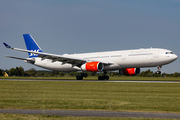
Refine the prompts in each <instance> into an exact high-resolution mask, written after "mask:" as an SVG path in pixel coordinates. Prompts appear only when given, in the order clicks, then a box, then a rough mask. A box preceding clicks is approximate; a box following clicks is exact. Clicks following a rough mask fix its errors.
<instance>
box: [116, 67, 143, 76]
mask: <svg viewBox="0 0 180 120" xmlns="http://www.w3.org/2000/svg"><path fill="white" fill-rule="evenodd" d="M140 71H141V70H140V68H126V69H121V70H119V74H120V75H127V76H133V75H139V74H140Z"/></svg>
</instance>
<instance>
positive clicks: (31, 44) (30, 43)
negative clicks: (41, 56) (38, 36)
mask: <svg viewBox="0 0 180 120" xmlns="http://www.w3.org/2000/svg"><path fill="white" fill-rule="evenodd" d="M23 37H24V41H25V43H26V48H27V50H30V51H35V52H43V51H42V50H41V48H40V47H39V45H38V44H37V43H36V41H35V40H34V39H33V38H32V36H31V35H30V34H23ZM28 55H29V58H33V57H37V56H38V55H37V54H32V53H28Z"/></svg>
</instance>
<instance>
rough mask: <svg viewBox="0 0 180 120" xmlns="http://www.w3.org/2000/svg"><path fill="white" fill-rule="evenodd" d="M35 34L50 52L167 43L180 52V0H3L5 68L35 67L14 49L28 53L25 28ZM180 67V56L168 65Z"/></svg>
mask: <svg viewBox="0 0 180 120" xmlns="http://www.w3.org/2000/svg"><path fill="white" fill-rule="evenodd" d="M27 33H28V34H31V35H32V36H33V38H34V39H35V40H36V42H37V43H38V44H39V46H40V47H41V49H42V50H43V51H44V52H46V53H53V54H60V55H62V54H64V53H66V54H72V53H86V52H101V51H114V50H128V49H139V48H151V47H152V48H164V49H168V50H172V51H173V52H174V53H175V54H176V55H178V56H180V47H179V46H180V0H1V1H0V43H1V47H0V61H1V62H0V69H10V68H15V67H19V66H22V67H23V68H24V69H25V70H28V69H30V68H35V69H36V70H42V68H39V67H35V66H33V65H31V64H28V63H24V62H23V61H21V60H15V59H10V58H6V57H4V56H6V55H11V56H16V57H22V58H26V57H28V54H27V53H23V52H19V51H13V50H10V49H6V48H5V47H4V45H3V42H6V43H8V44H9V45H10V46H12V47H16V48H22V49H26V46H25V43H24V39H23V36H22V35H23V34H27ZM147 69H151V70H152V71H156V70H157V68H156V67H155V68H144V69H142V70H143V71H144V70H147ZM162 72H166V73H174V72H180V60H179V59H177V60H176V61H175V62H173V63H171V64H168V65H165V66H163V67H162Z"/></svg>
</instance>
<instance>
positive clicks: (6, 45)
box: [3, 43, 11, 48]
mask: <svg viewBox="0 0 180 120" xmlns="http://www.w3.org/2000/svg"><path fill="white" fill-rule="evenodd" d="M3 44H4V45H5V47H6V48H11V46H9V45H8V44H6V43H3Z"/></svg>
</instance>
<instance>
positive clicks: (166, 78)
mask: <svg viewBox="0 0 180 120" xmlns="http://www.w3.org/2000/svg"><path fill="white" fill-rule="evenodd" d="M0 79H39V80H44V79H51V80H54V79H57V80H75V79H76V77H0ZM84 80H98V77H97V76H90V77H87V78H84ZM110 80H149V81H180V77H139V76H121V77H110Z"/></svg>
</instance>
